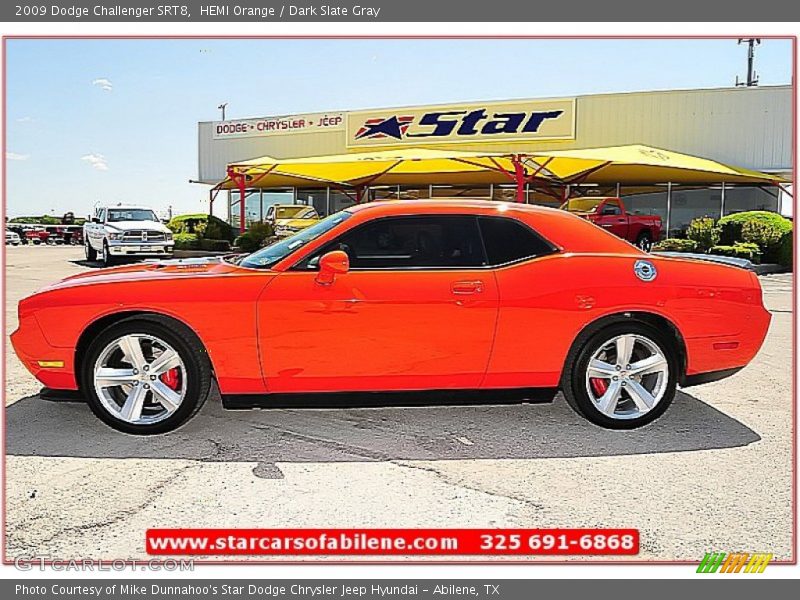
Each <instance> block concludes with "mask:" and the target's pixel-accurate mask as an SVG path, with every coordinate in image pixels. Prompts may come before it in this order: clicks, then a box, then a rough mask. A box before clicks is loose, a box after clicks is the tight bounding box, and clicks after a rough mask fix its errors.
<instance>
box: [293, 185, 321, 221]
mask: <svg viewBox="0 0 800 600" xmlns="http://www.w3.org/2000/svg"><path fill="white" fill-rule="evenodd" d="M295 201H296V202H297V204H305V205H306V206H313V207H314V208H315V209H316V211H317V214H319V215H321V216H323V217H324V216H327V215H328V190H327V188H318V189H298V190H296V192H295Z"/></svg>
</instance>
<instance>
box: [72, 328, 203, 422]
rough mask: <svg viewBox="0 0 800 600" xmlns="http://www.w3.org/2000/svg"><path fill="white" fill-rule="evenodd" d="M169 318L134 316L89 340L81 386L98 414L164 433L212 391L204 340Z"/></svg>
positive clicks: (104, 417) (110, 420)
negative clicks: (173, 323)
mask: <svg viewBox="0 0 800 600" xmlns="http://www.w3.org/2000/svg"><path fill="white" fill-rule="evenodd" d="M170 325H171V323H170V321H168V320H167V319H163V318H159V317H153V319H152V320H151V319H140V318H132V319H126V320H124V321H121V322H119V323H117V324H115V325H112V326H110V327H109V328H107V329H105V330H104V331H103V332H101V333H100V335H98V336H97V337H96V338H95V340H94V341H93V342H92V343H91V345H90V346H89V348H88V350H87V352H86V355H85V359H84V360H83V362H82V369H81V380H82V388H83V390H84V393H85V395H86V397H87V399H88V402H89V406H90V407H91V409H92V411H93V412H94V414H95V415H96V416H97V417H98V418H100V419H101V420H102V421H103V422H104V423H106V424H107V425H110V426H111V427H113V428H114V429H118V430H120V431H124V432H125V433H132V434H153V433H164V432H167V431H171V430H173V429H175V428H176V427H179V426H180V425H182V424H183V423H184V422H186V421H187V420H188V419H189V418H190V417H192V416H193V415H194V414H195V413H196V412H197V411H198V410H200V407H201V406H202V405H203V403H204V402H205V400H206V397H207V396H208V392H209V388H210V384H211V366H210V363H209V360H208V355H207V354H206V351H205V349H204V348H203V347H202V345H201V344H200V342H199V341H198V340H197V339H196V338H195V337H194V336H193V335H192V334H191V333H190V332H188V331H183V330H182V327H171V326H170Z"/></svg>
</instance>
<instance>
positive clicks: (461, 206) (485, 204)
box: [346, 198, 558, 215]
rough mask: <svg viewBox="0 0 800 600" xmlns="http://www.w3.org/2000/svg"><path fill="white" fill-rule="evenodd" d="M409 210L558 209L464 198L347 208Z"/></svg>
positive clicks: (390, 210) (538, 211)
mask: <svg viewBox="0 0 800 600" xmlns="http://www.w3.org/2000/svg"><path fill="white" fill-rule="evenodd" d="M410 209H413V210H414V211H424V212H426V213H452V212H454V211H459V210H463V211H466V212H476V213H487V212H508V211H521V212H526V213H531V214H534V213H550V212H552V211H556V210H558V209H556V208H551V207H548V206H538V205H534V204H522V203H517V202H506V201H499V200H478V199H464V198H437V199H435V200H382V201H380V202H367V203H364V204H356V205H354V206H350V207H348V208H347V209H346V210H347V211H348V212H352V213H356V212H361V211H375V212H378V213H381V214H386V215H391V214H407V213H408V212H409V210H410Z"/></svg>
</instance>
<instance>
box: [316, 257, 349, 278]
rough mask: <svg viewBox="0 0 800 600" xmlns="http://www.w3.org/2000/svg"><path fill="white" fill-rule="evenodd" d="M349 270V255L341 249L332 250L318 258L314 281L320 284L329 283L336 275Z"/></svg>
mask: <svg viewBox="0 0 800 600" xmlns="http://www.w3.org/2000/svg"><path fill="white" fill-rule="evenodd" d="M349 270H350V257H349V256H347V254H346V253H345V252H342V251H341V250H332V251H331V252H328V253H327V254H323V255H322V256H321V257H320V259H319V272H318V273H317V278H316V281H317V283H318V284H320V285H331V284H332V283H333V280H334V279H336V276H337V275H341V274H342V273H347V272H348V271H349Z"/></svg>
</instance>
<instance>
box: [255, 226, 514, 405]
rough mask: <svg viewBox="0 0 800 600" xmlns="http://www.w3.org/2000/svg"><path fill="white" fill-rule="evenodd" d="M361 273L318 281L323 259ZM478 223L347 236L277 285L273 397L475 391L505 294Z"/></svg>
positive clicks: (268, 371) (269, 375)
mask: <svg viewBox="0 0 800 600" xmlns="http://www.w3.org/2000/svg"><path fill="white" fill-rule="evenodd" d="M334 249H341V250H344V251H345V252H346V253H347V254H348V256H349V258H350V269H349V271H348V272H346V273H342V274H339V275H337V276H336V278H335V280H334V281H333V283H332V284H330V285H322V284H320V283H318V282H317V268H316V265H317V263H318V261H319V257H320V256H321V255H322V254H324V253H326V252H329V251H331V250H334ZM485 263H486V258H485V253H484V250H483V245H482V243H481V239H480V234H479V231H478V227H477V221H476V218H475V217H473V216H460V215H445V216H437V215H423V216H399V217H385V218H382V219H376V220H373V221H369V222H367V223H364V224H362V225H359V226H356V227H354V228H353V229H351V230H349V231H347V232H344V233H343V234H342V235H341V236H340V237H339V238H337V239H336V240H334V241H333V242H331V243H329V244H327V245H326V246H324V247H323V248H321V249H320V250H319V251H317V252H316V253H314V254H313V255H312V256H310V257H307V258H306V259H305V260H303V261H301V262H300V263H299V264H298V265H295V267H293V268H292V269H290V270H288V271H284V272H282V273H280V274H278V275H277V276H276V278H275V279H274V280H273V281H272V283H270V285H269V286H267V288H266V290H265V292H264V294H263V295H262V298H261V299H260V301H259V307H258V323H259V343H260V348H261V357H262V358H261V360H262V368H263V372H264V377H265V384H266V386H267V389H268V390H269V391H270V392H303V391H360V390H362V391H363V390H370V391H371V390H375V391H378V390H414V389H452V388H475V387H478V386H479V384H480V383H481V381H482V379H483V377H484V374H485V372H486V367H487V364H488V359H489V353H490V350H491V346H492V341H493V337H494V327H495V320H496V317H497V309H498V306H497V303H498V292H497V285H496V282H495V277H494V274H493V272H492V271H491V270H488V269H487V268H485Z"/></svg>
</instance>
